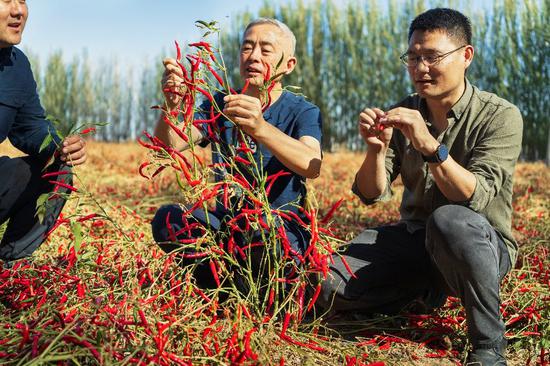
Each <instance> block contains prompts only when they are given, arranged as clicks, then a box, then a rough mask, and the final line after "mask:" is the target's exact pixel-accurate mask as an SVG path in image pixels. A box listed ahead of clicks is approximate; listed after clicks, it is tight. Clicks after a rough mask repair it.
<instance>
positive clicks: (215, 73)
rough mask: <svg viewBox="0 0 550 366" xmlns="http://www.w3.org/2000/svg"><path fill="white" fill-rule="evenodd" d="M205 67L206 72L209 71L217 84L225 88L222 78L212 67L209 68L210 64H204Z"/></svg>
mask: <svg viewBox="0 0 550 366" xmlns="http://www.w3.org/2000/svg"><path fill="white" fill-rule="evenodd" d="M206 67H208V70H210V73H211V74H212V75H213V76H214V77H215V78H216V80H217V81H218V83H220V85H221V86H222V87H223V86H225V83H224V82H223V79H222V77H221V76H220V75H219V74H218V73H217V72H216V70H214V68H213V67H212V66H210V63H206Z"/></svg>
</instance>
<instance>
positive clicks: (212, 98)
mask: <svg viewBox="0 0 550 366" xmlns="http://www.w3.org/2000/svg"><path fill="white" fill-rule="evenodd" d="M195 89H196V90H197V91H198V92H200V93H201V94H202V95H204V96H205V97H206V98H207V99H208V100H209V101H210V103H212V104H213V103H214V97H213V96H212V94H210V93H209V92H207V91H206V90H204V89H202V88H199V87H198V86H197V87H196V88H195Z"/></svg>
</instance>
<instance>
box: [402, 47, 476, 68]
mask: <svg viewBox="0 0 550 366" xmlns="http://www.w3.org/2000/svg"><path fill="white" fill-rule="evenodd" d="M466 46H468V45H467V44H465V45H463V46H460V47H458V48H456V49H454V50H452V51H449V52H445V53H443V54H441V55H435V56H429V57H435V60H434V61H433V62H427V61H428V60H426V57H428V56H424V55H420V56H416V57H415V58H414V59H413V60H414V64H412V65H411V64H409V52H408V51H407V52H405V53H404V54H402V55H401V56H400V57H399V59H400V60H401V62H402V63H403V64H404V65H405V66H407V67H416V66H417V65H418V60H420V61H421V62H422V63H423V64H424V65H425V66H428V67H431V66H435V65H437V64H439V63H440V62H441V61H442V60H443V59H444V58H445V57H447V56H449V55H450V54H452V53H454V52H456V51H458V50H460V49H461V48H464V47H466Z"/></svg>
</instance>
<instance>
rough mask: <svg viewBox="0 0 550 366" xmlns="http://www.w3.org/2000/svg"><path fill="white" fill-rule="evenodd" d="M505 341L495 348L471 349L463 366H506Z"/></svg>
mask: <svg viewBox="0 0 550 366" xmlns="http://www.w3.org/2000/svg"><path fill="white" fill-rule="evenodd" d="M505 353H506V340H503V341H502V343H501V345H500V346H498V347H495V348H477V349H475V348H474V349H473V350H472V351H471V352H470V353H469V354H468V358H467V359H466V363H465V364H464V365H465V366H506V357H505V356H504V355H505Z"/></svg>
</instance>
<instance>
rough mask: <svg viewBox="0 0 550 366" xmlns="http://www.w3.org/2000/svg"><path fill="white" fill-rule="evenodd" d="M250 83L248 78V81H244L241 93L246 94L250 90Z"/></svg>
mask: <svg viewBox="0 0 550 366" xmlns="http://www.w3.org/2000/svg"><path fill="white" fill-rule="evenodd" d="M249 85H250V79H246V81H245V82H244V86H243V89H242V90H241V94H245V93H246V91H247V90H248V86H249Z"/></svg>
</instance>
